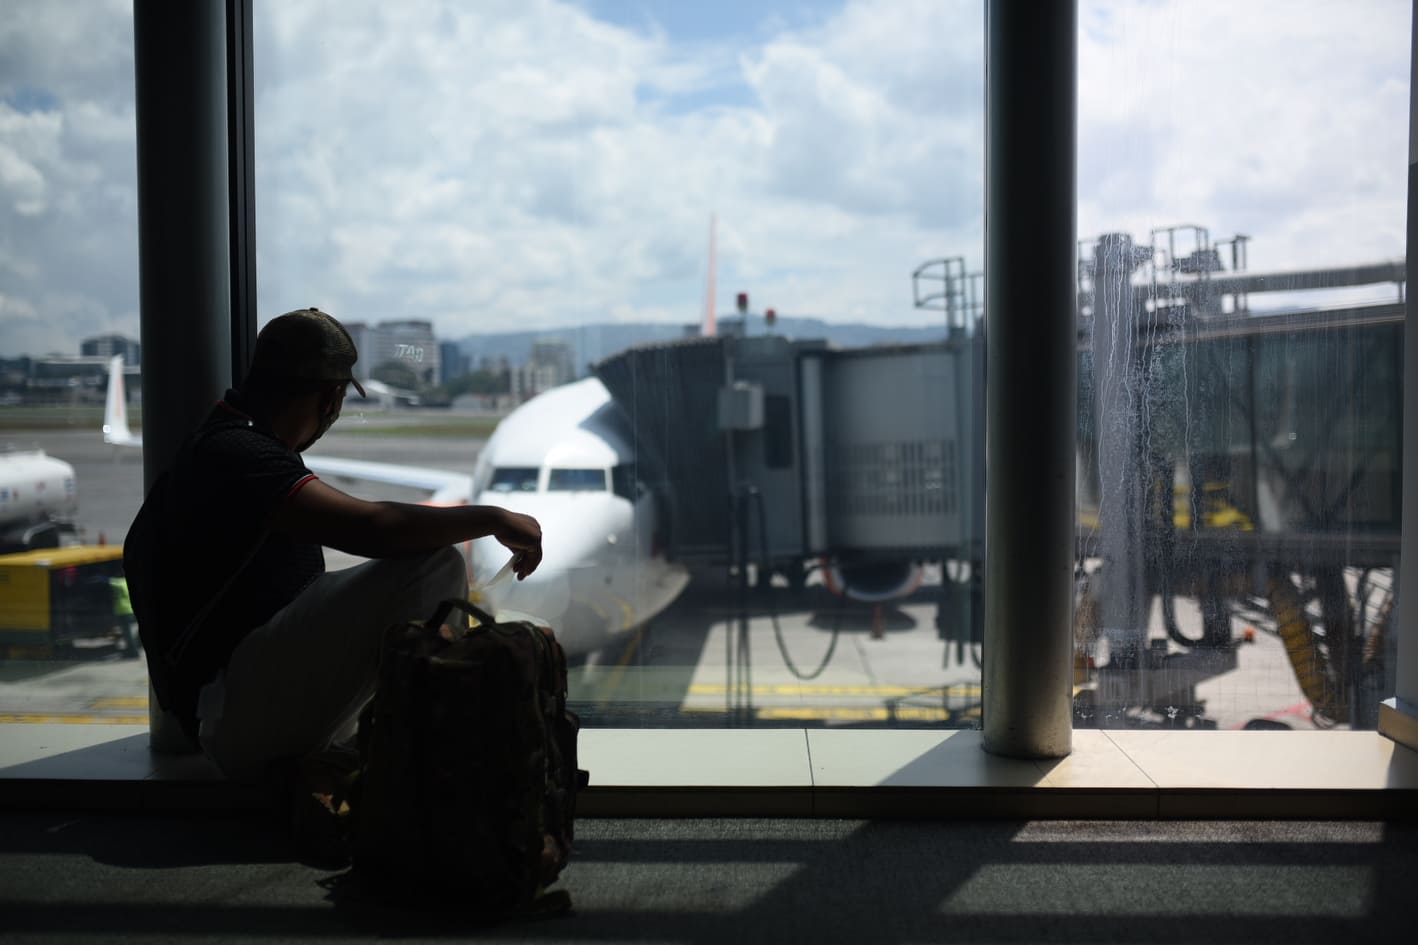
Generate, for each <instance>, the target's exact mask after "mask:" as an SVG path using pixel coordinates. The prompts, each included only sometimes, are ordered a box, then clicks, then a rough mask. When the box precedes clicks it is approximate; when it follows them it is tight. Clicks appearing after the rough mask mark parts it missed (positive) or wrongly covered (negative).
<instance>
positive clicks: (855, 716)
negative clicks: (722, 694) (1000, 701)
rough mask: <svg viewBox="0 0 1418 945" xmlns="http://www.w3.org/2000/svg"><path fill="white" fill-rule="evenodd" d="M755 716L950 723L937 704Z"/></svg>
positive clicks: (761, 710) (782, 710) (799, 709)
mask: <svg viewBox="0 0 1418 945" xmlns="http://www.w3.org/2000/svg"><path fill="white" fill-rule="evenodd" d="M680 711H682V712H686V713H694V712H705V713H707V712H715V713H720V712H723V711H724V710H723V709H722V708H711V707H709V706H684V707H682V708H681V709H680ZM753 716H754V718H755V719H756V720H758V721H760V722H892V721H894V722H948V721H950V719H952V718H953V717H954V716H953V714H952V713H951V711H950V710H949V709H942V708H938V707H936V706H901V707H899V708H897V709H896V710H895V711H894V712H893V711H889V710H887V709H884V708H881V707H876V706H833V707H816V706H812V707H810V706H758V707H755V708H754V710H753Z"/></svg>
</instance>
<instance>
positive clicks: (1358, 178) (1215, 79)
mask: <svg viewBox="0 0 1418 945" xmlns="http://www.w3.org/2000/svg"><path fill="white" fill-rule="evenodd" d="M1080 26H1081V30H1080V37H1081V42H1080V49H1079V76H1080V77H1079V151H1080V156H1079V195H1080V200H1079V229H1080V233H1081V234H1082V235H1085V236H1091V235H1096V234H1097V233H1100V232H1106V231H1109V230H1126V231H1130V232H1131V233H1132V234H1133V235H1134V237H1136V238H1139V239H1143V240H1145V239H1146V238H1147V231H1148V229H1149V228H1151V227H1158V226H1167V225H1172V224H1176V223H1197V224H1201V225H1203V226H1206V227H1208V228H1209V229H1210V231H1211V235H1212V236H1213V237H1229V236H1230V235H1232V234H1233V233H1238V232H1239V233H1246V234H1249V235H1250V236H1252V237H1254V239H1253V241H1252V243H1251V244H1250V261H1251V268H1252V269H1287V268H1301V267H1315V266H1323V265H1328V264H1333V263H1340V262H1359V261H1370V260H1373V259H1375V258H1391V257H1401V256H1402V255H1403V253H1404V245H1405V239H1404V229H1403V228H1404V219H1405V212H1404V207H1405V200H1406V193H1407V165H1408V160H1407V144H1408V135H1407V129H1408V120H1407V116H1408V79H1409V75H1408V60H1409V41H1410V33H1409V6H1408V4H1405V3H1398V2H1393V0H1354V2H1349V3H1343V4H1334V3H1323V2H1313V0H1248V2H1247V3H1245V4H1243V5H1237V4H1235V3H1230V2H1224V0H1165V2H1148V3H1132V4H1126V5H1123V4H1117V3H1102V2H1091V3H1085V4H1083V6H1082V10H1081V14H1080Z"/></svg>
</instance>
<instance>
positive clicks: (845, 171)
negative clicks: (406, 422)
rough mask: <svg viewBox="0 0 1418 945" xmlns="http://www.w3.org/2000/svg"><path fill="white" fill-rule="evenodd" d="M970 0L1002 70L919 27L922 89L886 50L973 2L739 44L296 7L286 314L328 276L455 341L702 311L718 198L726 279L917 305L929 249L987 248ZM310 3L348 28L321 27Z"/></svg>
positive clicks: (275, 187) (267, 194) (881, 6)
mask: <svg viewBox="0 0 1418 945" xmlns="http://www.w3.org/2000/svg"><path fill="white" fill-rule="evenodd" d="M957 7H958V9H959V10H960V11H966V12H965V13H963V14H962V15H963V16H964V21H965V23H966V25H967V26H970V27H971V28H972V29H973V32H974V34H975V36H976V41H975V43H974V45H973V52H972V51H971V44H970V43H968V42H966V43H963V44H962V45H963V46H964V47H966V51H965V53H963V55H966V56H967V57H968V56H970V55H973V57H974V63H975V64H974V66H970V65H968V63H967V65H966V66H965V67H964V68H963V69H962V68H961V67H960V64H958V63H953V59H952V56H953V55H954V52H953V50H952V49H951V48H950V44H948V43H940V42H935V43H934V44H932V42H931V40H930V39H925V40H922V41H920V42H912V43H909V44H902V43H898V46H900V47H901V50H902V57H901V59H899V60H898V61H897V63H896V65H895V68H896V69H897V70H899V69H900V68H901V62H903V61H906V60H909V62H910V66H909V68H910V69H916V68H920V69H921V70H923V71H922V74H921V75H919V76H916V77H914V78H911V77H904V78H903V77H902V76H900V75H896V74H893V64H892V57H891V56H890V55H889V54H886V53H884V52H881V51H878V50H876V49H875V43H876V42H877V41H878V39H879V38H880V36H881V35H888V34H892V33H898V34H899V33H903V32H907V31H908V30H907V27H908V25H909V24H910V22H912V21H913V20H918V19H920V18H921V17H927V16H929V17H933V18H934V19H935V20H936V21H937V22H942V18H943V17H944V22H945V23H947V24H948V23H949V20H950V17H951V15H952V13H951V11H952V9H955V8H952V7H946V8H944V15H943V14H942V7H941V5H940V4H938V3H936V4H933V3H924V4H921V3H915V4H906V3H875V2H874V3H865V4H860V5H851V6H849V7H847V8H846V9H844V10H835V11H834V10H827V11H825V14H824V15H820V16H819V17H818V20H817V22H816V23H815V24H812V25H811V26H809V27H806V28H803V29H801V30H800V31H798V32H792V33H786V32H778V33H772V34H769V35H768V36H767V38H766V39H763V40H760V41H756V42H750V43H748V44H746V45H744V44H742V43H739V42H738V41H737V39H736V44H735V45H734V46H733V47H732V49H731V48H730V47H729V46H728V45H726V44H715V43H698V44H691V45H689V46H683V45H674V44H672V43H671V41H670V40H669V39H668V38H667V36H666V34H665V33H664V32H663V31H661V30H646V31H636V30H633V29H629V28H625V27H618V26H613V25H609V24H606V23H602V22H598V21H596V20H594V19H593V18H592V17H591V16H590V15H589V14H588V13H586V12H584V11H582V10H580V9H576V8H573V7H568V6H566V5H563V4H556V3H550V2H545V3H534V4H529V5H526V6H524V7H518V8H517V9H518V10H519V11H520V12H519V13H518V14H517V15H516V16H511V15H507V14H506V12H505V11H501V10H497V9H491V10H490V9H488V8H486V7H485V6H484V5H481V4H480V5H477V6H476V7H473V6H462V7H459V6H454V7H449V8H447V9H445V10H442V11H439V12H437V13H435V12H434V11H433V10H431V9H430V10H427V11H422V10H420V12H416V13H414V14H412V15H409V16H401V17H397V18H387V19H381V17H382V16H383V14H382V13H380V12H379V10H380V9H381V8H379V7H377V6H371V7H370V8H369V9H368V11H366V10H365V9H364V8H361V7H358V6H357V5H356V6H351V5H350V4H338V5H331V6H330V7H329V8H328V9H326V10H324V11H323V12H321V13H318V14H317V13H313V12H311V11H310V10H309V9H305V8H302V9H300V10H290V12H289V13H285V12H279V11H275V15H276V16H277V17H278V18H280V19H278V20H277V21H276V22H273V23H271V24H270V25H269V27H268V30H267V34H266V35H265V37H264V39H263V42H264V43H268V44H269V51H268V52H267V54H266V56H265V59H264V61H265V62H266V63H267V66H265V67H263V72H264V73H265V78H264V79H263V85H262V91H261V95H260V97H258V100H257V114H258V123H259V124H258V135H257V141H258V148H259V149H260V153H259V154H258V199H259V200H261V201H262V202H261V203H259V204H258V211H259V214H260V216H259V220H260V222H259V224H258V225H259V228H260V233H261V237H260V238H261V245H262V258H261V261H260V272H261V279H262V300H263V308H267V309H270V310H271V311H277V310H280V309H282V308H284V307H289V306H288V304H287V303H288V302H289V300H290V299H293V298H295V297H296V295H298V294H300V293H301V292H305V293H306V294H305V295H301V298H305V297H307V296H308V295H309V294H310V292H312V291H313V292H314V293H315V294H316V295H318V296H320V297H321V298H324V299H328V304H329V305H331V307H332V308H334V309H336V310H338V311H342V312H345V313H350V314H351V317H358V318H361V319H365V320H377V319H379V318H389V317H416V316H418V315H423V316H424V317H433V318H434V319H435V321H436V322H437V323H438V324H439V328H440V331H443V332H445V333H449V334H457V333H460V332H465V331H472V330H496V329H498V328H511V327H516V326H523V325H527V324H533V325H537V324H540V325H548V326H550V325H558V324H566V323H569V322H572V321H578V320H586V319H604V318H614V317H622V318H645V317H655V318H668V319H671V320H676V321H686V322H687V321H693V320H694V319H695V318H696V317H697V315H698V310H699V306H700V304H701V303H700V299H701V298H702V293H703V287H704V278H705V273H704V258H705V254H706V238H707V232H706V230H707V223H708V218H709V215H710V213H711V212H715V211H717V212H718V214H719V218H720V220H721V233H720V235H721V241H720V267H721V268H720V272H721V276H722V279H723V281H724V282H725V283H729V284H734V283H737V284H744V283H747V282H749V281H752V283H753V284H752V285H746V284H744V285H743V287H744V288H749V289H751V290H752V291H753V292H754V295H755V298H762V299H764V300H765V301H764V304H775V305H776V306H777V307H778V309H779V310H780V311H783V312H785V313H788V312H802V313H805V314H806V313H812V314H822V315H825V316H827V317H836V318H839V319H840V318H849V317H850V318H856V317H870V318H873V319H876V320H887V321H903V320H907V319H910V318H911V317H912V316H913V313H912V311H911V309H910V301H909V300H910V286H909V273H910V270H911V269H912V268H913V267H914V266H915V264H916V263H917V262H919V259H918V258H917V257H918V255H919V250H918V249H917V247H919V246H923V245H932V246H936V247H941V248H945V247H947V246H948V244H949V243H950V242H951V240H952V238H954V239H955V241H956V243H957V244H958V248H959V249H960V250H961V251H963V250H965V249H966V248H968V249H969V250H971V251H974V252H975V255H976V257H977V258H978V251H977V242H978V234H979V215H980V209H981V208H980V200H981V197H980V194H981V190H980V186H981V176H982V175H981V173H980V159H979V153H980V145H979V131H980V128H981V122H982V117H981V114H980V111H979V97H980V88H981V85H980V79H979V76H978V72H979V69H978V60H979V42H978V33H979V27H978V19H979V14H978V10H977V5H976V4H974V3H962V4H958V5H957ZM279 9H280V11H284V10H287V9H288V8H287V7H282V8H279ZM366 14H367V15H366ZM307 18H309V19H310V20H311V21H312V22H313V21H316V20H318V21H319V22H321V23H323V24H333V29H332V36H331V39H330V40H329V41H328V42H325V43H322V44H320V45H319V46H318V47H315V48H313V49H312V48H311V45H310V44H309V43H308V42H305V41H302V37H303V36H304V29H305V25H304V24H305V22H306V19H307ZM435 22H436V24H437V26H436V28H435V27H434V25H433V24H434V23H435ZM799 22H801V21H799ZM868 27H869V28H868ZM964 32H965V33H966V34H967V35H968V34H969V32H970V30H969V29H967V30H964ZM940 35H942V36H953V35H955V34H954V33H952V32H950V31H949V30H946V31H945V32H943V33H942V34H940ZM287 43H289V44H290V45H289V46H287V45H286V44H287ZM908 47H909V48H908ZM263 49H268V46H267V45H258V61H261V59H260V56H259V53H261V51H262V50H263ZM942 62H944V63H945V64H944V65H942ZM287 64H289V71H287V68H286V66H287ZM952 68H956V69H957V70H959V71H962V72H963V74H965V75H973V76H974V79H973V91H967V93H966V94H967V98H969V99H970V104H969V105H968V106H967V107H962V106H960V105H958V104H957V103H956V94H955V91H954V90H953V89H951V88H949V87H946V86H945V85H943V83H945V82H946V80H947V79H948V78H949V77H950V75H951V69H952ZM920 82H925V83H927V84H930V85H932V86H933V87H935V88H936V91H933V92H931V93H930V94H925V93H923V92H922V91H921V88H920V85H919V83H920ZM967 84H968V83H967ZM731 85H732V87H733V90H732V92H730V91H729V88H730V86H731ZM937 92H939V93H940V94H936V93H937ZM313 99H319V100H320V101H321V102H322V108H320V109H318V110H312V109H310V108H309V105H308V103H309V102H310V101H311V100H313ZM940 118H945V119H946V120H945V121H940V120H937V119H940ZM971 121H973V122H974V127H973V129H972V128H971V127H970V122H971ZM942 175H943V176H944V178H945V179H947V180H950V181H952V182H955V183H954V184H953V186H951V187H947V188H941V187H940V186H939V184H940V181H941V178H942ZM942 192H944V193H945V194H947V195H949V196H948V197H947V198H944V199H943V198H942V197H941V196H940V195H941V193H942ZM429 234H437V238H430V236H429ZM962 234H963V236H962ZM935 251H936V252H939V251H940V249H937V250H935ZM315 258H324V259H326V260H327V264H326V266H325V268H324V269H323V270H316V271H312V270H311V269H309V268H308V263H309V261H310V260H312V259H315ZM312 279H314V280H316V281H317V282H318V285H316V286H315V287H314V288H313V289H305V288H303V287H302V288H295V287H298V286H301V284H302V283H304V284H306V285H309V284H310V281H311V280H312ZM731 280H733V282H732V283H731ZM729 291H731V290H730V289H728V288H727V287H725V288H722V289H721V297H727V296H726V293H727V292H729ZM412 299H418V300H419V302H418V310H417V311H414V310H410V300H412ZM268 300H269V301H270V304H266V302H267V301H268ZM277 300H279V301H277ZM290 304H294V303H290ZM302 304H304V303H302ZM922 317H929V316H922Z"/></svg>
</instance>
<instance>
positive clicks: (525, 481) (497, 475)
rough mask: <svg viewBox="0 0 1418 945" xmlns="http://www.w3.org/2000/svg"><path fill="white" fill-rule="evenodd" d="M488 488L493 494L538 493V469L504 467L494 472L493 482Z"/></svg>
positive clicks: (532, 467) (531, 467) (533, 467)
mask: <svg viewBox="0 0 1418 945" xmlns="http://www.w3.org/2000/svg"><path fill="white" fill-rule="evenodd" d="M488 488H489V489H491V490H492V491H493V492H536V491H537V468H536V467H535V466H504V467H502V468H500V469H494V470H493V471H492V482H491V483H489V484H488Z"/></svg>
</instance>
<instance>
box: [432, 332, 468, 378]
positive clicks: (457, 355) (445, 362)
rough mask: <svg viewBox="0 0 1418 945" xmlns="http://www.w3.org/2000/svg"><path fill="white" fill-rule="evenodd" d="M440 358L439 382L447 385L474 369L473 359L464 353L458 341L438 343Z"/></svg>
mask: <svg viewBox="0 0 1418 945" xmlns="http://www.w3.org/2000/svg"><path fill="white" fill-rule="evenodd" d="M438 357H439V359H440V360H441V362H442V363H441V364H440V365H439V370H440V371H441V374H440V375H439V378H438V382H439V383H440V384H447V383H448V382H449V381H451V380H454V379H456V378H459V377H462V376H463V375H464V374H467V373H468V372H469V371H470V370H471V369H472V359H471V358H469V357H468V356H467V355H466V354H464V353H463V348H462V346H461V345H459V344H458V343H457V342H456V341H440V342H439V343H438Z"/></svg>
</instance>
